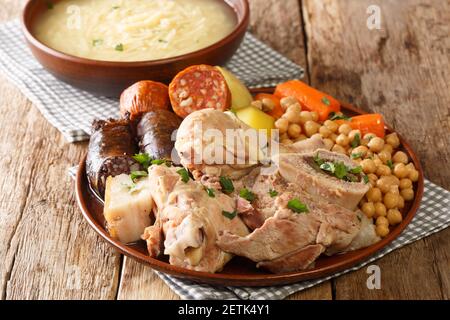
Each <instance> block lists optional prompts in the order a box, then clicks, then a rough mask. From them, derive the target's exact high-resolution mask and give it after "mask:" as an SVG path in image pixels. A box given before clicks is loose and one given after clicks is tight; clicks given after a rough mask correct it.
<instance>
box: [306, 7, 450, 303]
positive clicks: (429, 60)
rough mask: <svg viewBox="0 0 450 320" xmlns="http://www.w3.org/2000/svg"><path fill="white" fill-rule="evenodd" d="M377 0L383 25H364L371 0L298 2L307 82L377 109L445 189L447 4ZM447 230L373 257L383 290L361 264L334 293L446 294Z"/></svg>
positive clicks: (449, 102)
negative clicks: (371, 283)
mask: <svg viewBox="0 0 450 320" xmlns="http://www.w3.org/2000/svg"><path fill="white" fill-rule="evenodd" d="M377 3H378V4H379V6H380V8H381V12H382V25H381V26H382V28H381V30H369V29H368V28H367V27H366V19H367V17H368V15H367V14H366V9H367V7H368V6H369V5H371V4H373V1H370V0H349V1H332V0H323V1H312V0H304V1H303V12H304V13H305V15H304V18H305V25H306V33H307V35H308V64H309V70H310V74H311V82H312V84H313V85H314V86H316V87H318V88H320V89H322V90H324V91H326V92H328V93H330V94H332V95H334V96H336V97H337V98H339V99H342V100H343V101H348V102H350V103H354V104H356V105H358V106H360V107H362V108H363V109H365V110H368V111H372V112H380V113H382V114H383V115H384V116H385V118H386V121H387V122H388V123H389V124H391V125H392V126H393V127H394V128H395V129H396V130H397V131H398V132H399V133H400V134H402V135H403V136H405V137H406V138H407V140H408V141H409V142H410V143H411V145H412V147H413V148H414V150H415V151H416V152H417V154H418V155H419V158H420V159H421V162H422V165H423V167H424V170H425V174H426V176H427V177H428V178H429V179H431V180H432V181H434V182H435V183H437V184H440V185H442V186H444V187H445V188H447V189H450V148H448V146H449V145H450V116H449V115H450V112H449V108H450V107H449V106H450V90H449V83H450V75H449V74H448V72H447V69H448V68H447V67H446V66H448V65H449V57H450V55H449V51H448V50H449V38H448V34H449V26H450V15H449V12H450V3H449V2H448V1H438V0H429V1H423V0H422V1H420V0H411V1H407V2H405V1H386V0H382V1H377ZM436 164H439V165H438V166H436ZM436 168H439V169H438V170H436ZM449 235H450V230H448V229H447V230H446V231H443V232H441V233H440V234H438V235H434V236H432V237H430V238H427V239H424V240H421V241H418V242H416V243H414V244H412V245H410V246H408V247H406V248H402V249H400V250H397V251H395V252H394V253H391V254H390V255H389V256H387V257H385V258H383V259H381V260H380V261H378V262H376V263H377V264H378V265H379V266H380V267H381V270H382V274H383V277H384V279H385V280H384V281H383V283H382V289H381V290H376V291H374V290H367V288H366V285H365V283H366V279H367V274H366V273H365V269H364V270H360V271H358V272H354V273H351V274H348V275H346V276H343V277H340V278H338V279H337V280H335V287H336V292H335V294H336V298H337V299H353V298H358V299H366V298H385V299H394V298H419V299H420V298H444V297H448V296H449V278H450V274H449V270H450V268H449V265H450V260H449V257H448V252H449V251H450V246H449V241H448V237H449ZM418 288H420V290H418Z"/></svg>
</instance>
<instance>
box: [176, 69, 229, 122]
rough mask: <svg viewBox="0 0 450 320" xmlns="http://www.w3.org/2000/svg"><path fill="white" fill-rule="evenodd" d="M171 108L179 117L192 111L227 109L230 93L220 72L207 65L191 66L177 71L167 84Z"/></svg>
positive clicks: (183, 116) (185, 115)
mask: <svg viewBox="0 0 450 320" xmlns="http://www.w3.org/2000/svg"><path fill="white" fill-rule="evenodd" d="M169 97H170V102H171V103H172V108H173V110H174V111H175V113H176V114H177V115H178V116H180V117H181V118H185V117H187V116H188V115H189V114H191V113H192V112H194V111H197V110H201V109H206V108H213V109H216V110H221V111H224V110H227V109H228V108H229V107H230V104H231V93H230V89H229V88H228V85H227V83H226V81H225V78H224V77H223V75H222V73H221V72H220V71H219V70H218V69H217V68H215V67H212V66H208V65H196V66H191V67H189V68H187V69H185V70H183V71H181V72H180V73H178V74H177V75H176V76H175V78H174V79H173V80H172V82H171V83H170V85H169Z"/></svg>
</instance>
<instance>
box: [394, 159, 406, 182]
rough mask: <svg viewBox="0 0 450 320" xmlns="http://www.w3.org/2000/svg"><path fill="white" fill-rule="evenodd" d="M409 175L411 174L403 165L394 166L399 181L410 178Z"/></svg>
mask: <svg viewBox="0 0 450 320" xmlns="http://www.w3.org/2000/svg"><path fill="white" fill-rule="evenodd" d="M408 173H409V172H408V170H407V169H406V167H405V165H404V164H403V163H397V164H396V165H395V166H394V174H395V176H396V177H397V178H399V179H403V178H406V177H407V176H408Z"/></svg>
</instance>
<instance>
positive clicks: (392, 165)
mask: <svg viewBox="0 0 450 320" xmlns="http://www.w3.org/2000/svg"><path fill="white" fill-rule="evenodd" d="M386 165H387V166H388V167H389V168H390V169H391V170H394V164H393V163H392V160H388V161H386Z"/></svg>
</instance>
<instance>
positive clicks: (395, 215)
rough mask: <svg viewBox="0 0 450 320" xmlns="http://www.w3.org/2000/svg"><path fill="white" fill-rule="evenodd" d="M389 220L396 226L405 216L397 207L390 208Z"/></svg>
mask: <svg viewBox="0 0 450 320" xmlns="http://www.w3.org/2000/svg"><path fill="white" fill-rule="evenodd" d="M387 220H388V221H389V224H390V225H391V226H395V225H396V224H399V223H400V222H402V220H403V217H402V214H401V212H400V211H398V210H397V209H389V210H388V212H387Z"/></svg>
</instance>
